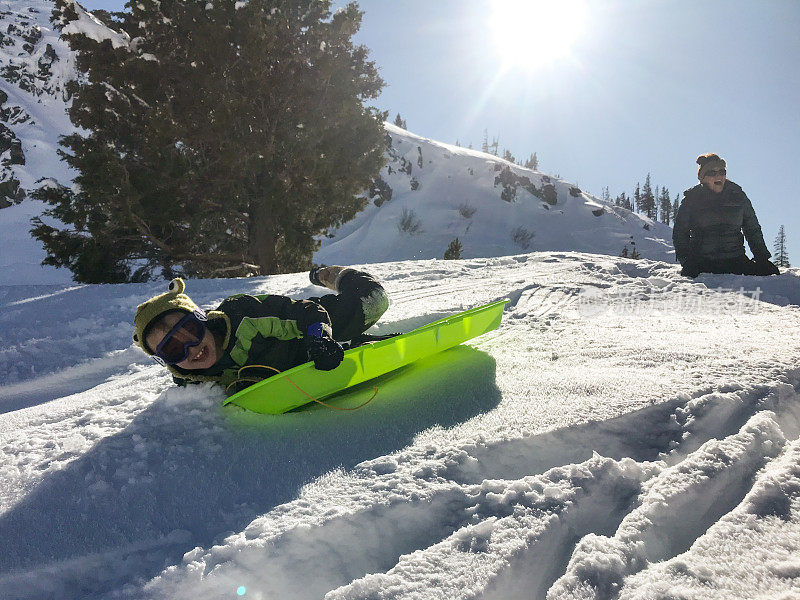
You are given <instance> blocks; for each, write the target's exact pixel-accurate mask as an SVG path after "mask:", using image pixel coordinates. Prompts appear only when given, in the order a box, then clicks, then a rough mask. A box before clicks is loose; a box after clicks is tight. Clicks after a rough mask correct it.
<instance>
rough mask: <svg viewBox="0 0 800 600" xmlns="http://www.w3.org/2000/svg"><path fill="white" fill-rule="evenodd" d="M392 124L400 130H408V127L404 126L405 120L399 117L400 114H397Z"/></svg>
mask: <svg viewBox="0 0 800 600" xmlns="http://www.w3.org/2000/svg"><path fill="white" fill-rule="evenodd" d="M394 124H395V125H397V126H398V127H400V128H401V129H406V130H407V129H408V125H406V122H405V119H403V117H401V116H400V113H397V116H396V117H395V118H394Z"/></svg>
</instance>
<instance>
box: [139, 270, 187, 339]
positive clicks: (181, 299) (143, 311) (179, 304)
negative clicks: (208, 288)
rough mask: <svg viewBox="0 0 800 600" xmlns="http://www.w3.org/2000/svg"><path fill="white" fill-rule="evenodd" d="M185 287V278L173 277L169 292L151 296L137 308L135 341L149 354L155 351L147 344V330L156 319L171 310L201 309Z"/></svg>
mask: <svg viewBox="0 0 800 600" xmlns="http://www.w3.org/2000/svg"><path fill="white" fill-rule="evenodd" d="M185 289H186V284H185V283H184V282H183V279H180V278H177V279H173V280H172V281H171V282H170V284H169V291H168V292H166V293H165V294H161V295H160V296H155V297H154V298H150V300H148V301H147V302H143V303H142V304H140V305H139V306H138V307H137V308H136V316H135V317H134V318H133V327H134V333H133V341H134V342H136V343H137V344H139V346H140V347H141V348H142V350H144V351H145V352H147V354H150V355H152V354H153V351H152V350H150V348H148V347H147V344H145V341H144V337H145V331H146V330H147V326H148V325H149V324H150V323H151V322H152V321H153V320H154V319H156V318H158V317H159V316H160V315H163V314H164V313H165V312H169V311H171V310H182V311H185V312H189V313H191V312H194V311H197V310H200V309H199V307H198V306H197V304H195V303H194V301H193V300H192V299H191V298H189V296H187V295H186V294H184V293H183V290H185Z"/></svg>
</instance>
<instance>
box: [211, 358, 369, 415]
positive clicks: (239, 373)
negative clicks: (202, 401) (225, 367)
mask: <svg viewBox="0 0 800 600" xmlns="http://www.w3.org/2000/svg"><path fill="white" fill-rule="evenodd" d="M245 369H269V370H270V371H275V373H277V374H280V373H281V371H280V369H276V368H275V367H270V366H269V365H245V366H244V367H242V368H241V369H239V371H237V373H236V380H235V381H234V382H232V383H231V384H229V385H228V387H226V388H225V392H226V393H227V392H228V390H230V389H231V387H232V386H234V385H236V384H237V383H240V382H242V381H249V382H251V383H260V382H262V381H264V379H258V378H254V377H242V371H244V370H245ZM283 378H284V379H285V380H286V381H288V382H289V383H290V384H292V386H293V387H294V388H295V389H296V390H297V391H298V392H300V393H301V394H303V395H304V396H305V397H306V398H308V399H310V400H313V401H314V402H316V403H317V404H321V405H322V406H326V407H328V408H332V409H333V410H340V411H342V412H349V411H352V410H358V409H359V408H363V407H364V406H366V405H367V404H369V403H370V402H372V401H373V400H374V399H375V396H377V395H378V386H373V387H372V389H373V390H375V391H374V393H373V394H372V396H370V397H369V399H368V400H367V401H366V402H362V403H361V404H359V405H358V406H353V407H352V408H340V407H338V406H332V405H330V404H327V403H325V402H323V401H322V400H317V399H316V398H314V396H312V395H311V394H309V393H308V392H306V391H305V390H304V389H302V388H301V387H300V386H299V385H297V384H296V383H295V382H294V381H292V380H291V379H289V378H288V377H287V376H286V375H284V376H283Z"/></svg>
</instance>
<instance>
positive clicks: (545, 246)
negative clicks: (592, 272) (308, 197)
mask: <svg viewBox="0 0 800 600" xmlns="http://www.w3.org/2000/svg"><path fill="white" fill-rule="evenodd" d="M386 131H387V164H386V166H385V167H384V168H383V169H382V171H381V174H380V178H379V180H378V181H377V182H376V184H375V185H374V186H373V188H372V190H370V192H369V196H370V203H369V204H368V205H367V208H366V209H365V210H364V211H362V212H361V213H359V214H358V215H357V216H356V218H355V219H353V220H352V221H350V222H348V223H345V224H344V225H343V226H342V227H340V228H339V229H338V230H337V231H334V232H332V234H331V237H327V238H326V237H323V238H321V242H322V245H321V247H320V249H319V251H317V253H316V254H315V256H314V260H315V261H316V262H318V263H324V264H349V263H354V262H361V261H364V260H369V261H370V262H383V261H394V260H414V259H421V258H443V256H444V253H445V250H447V248H448V246H449V245H450V243H451V242H452V241H453V240H454V239H456V238H458V240H459V242H460V243H461V246H462V248H463V249H462V252H461V257H462V258H474V257H480V256H484V257H485V256H505V255H513V254H517V253H520V252H529V251H534V250H557V251H570V250H572V251H578V252H593V253H599V254H610V255H619V254H620V253H621V252H622V250H623V248H625V247H627V249H628V252H629V253H632V252H633V250H634V249H635V250H636V251H637V252H638V254H639V255H641V256H642V257H645V258H649V259H651V260H666V261H669V260H674V250H673V248H672V230H671V229H670V228H669V227H667V226H666V225H663V224H662V223H658V222H653V221H651V220H649V219H646V218H644V217H642V216H641V215H638V214H636V213H633V212H631V211H629V210H625V209H622V208H618V207H616V206H614V205H613V204H611V203H607V202H603V201H602V200H600V199H598V198H595V197H593V196H590V195H588V194H586V193H584V192H582V191H581V190H580V189H579V188H577V187H575V186H574V185H572V184H570V183H568V182H565V181H561V180H558V179H556V178H553V177H550V176H548V175H545V174H543V173H539V172H537V171H532V170H530V169H525V168H523V167H520V166H517V165H515V164H513V163H509V162H506V161H504V160H502V159H500V158H498V157H496V156H493V155H491V154H485V153H483V152H478V151H475V150H469V149H466V148H462V147H459V146H450V145H447V144H442V143H440V142H436V141H433V140H430V139H426V138H422V137H419V136H417V135H414V134H412V133H409V132H407V131H405V130H403V129H400V128H398V127H396V126H395V125H392V124H390V123H386Z"/></svg>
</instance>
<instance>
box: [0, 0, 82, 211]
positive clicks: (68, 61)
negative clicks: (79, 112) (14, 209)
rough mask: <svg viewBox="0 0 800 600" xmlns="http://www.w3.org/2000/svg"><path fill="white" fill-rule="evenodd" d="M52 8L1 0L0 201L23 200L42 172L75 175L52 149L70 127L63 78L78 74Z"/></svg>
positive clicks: (46, 0) (44, 0) (33, 1)
mask: <svg viewBox="0 0 800 600" xmlns="http://www.w3.org/2000/svg"><path fill="white" fill-rule="evenodd" d="M53 8H54V2H53V1H52V0H29V1H27V2H19V1H13V0H12V1H8V0H0V29H1V30H2V32H1V33H0V165H2V166H1V167H0V182H2V183H0V186H3V187H2V188H0V206H7V205H8V204H10V203H12V202H16V201H20V200H22V199H23V198H24V197H25V195H26V193H27V192H28V191H30V190H32V189H35V188H36V187H37V183H36V182H37V181H38V180H39V179H40V178H42V177H52V178H54V179H56V180H58V181H61V182H63V183H65V184H68V183H69V182H70V181H71V180H72V178H73V177H74V176H75V173H74V172H72V171H70V170H69V168H68V167H67V165H66V164H65V163H63V162H61V161H60V160H59V158H58V155H57V154H56V150H57V148H58V140H59V137H60V136H62V135H67V134H69V133H72V132H73V131H75V128H74V127H73V125H72V123H71V122H70V120H69V117H68V116H67V114H66V110H67V107H68V106H69V104H70V101H71V97H70V94H69V91H68V89H67V84H68V83H69V82H70V81H73V80H76V79H80V74H79V72H78V70H77V68H76V66H75V55H74V53H73V52H72V51H71V50H70V49H69V46H68V45H67V43H66V41H64V40H63V39H62V38H61V37H60V35H59V32H58V31H56V30H55V29H54V27H53V24H52V23H51V22H50V16H51V14H52V12H53ZM12 182H16V183H12Z"/></svg>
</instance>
